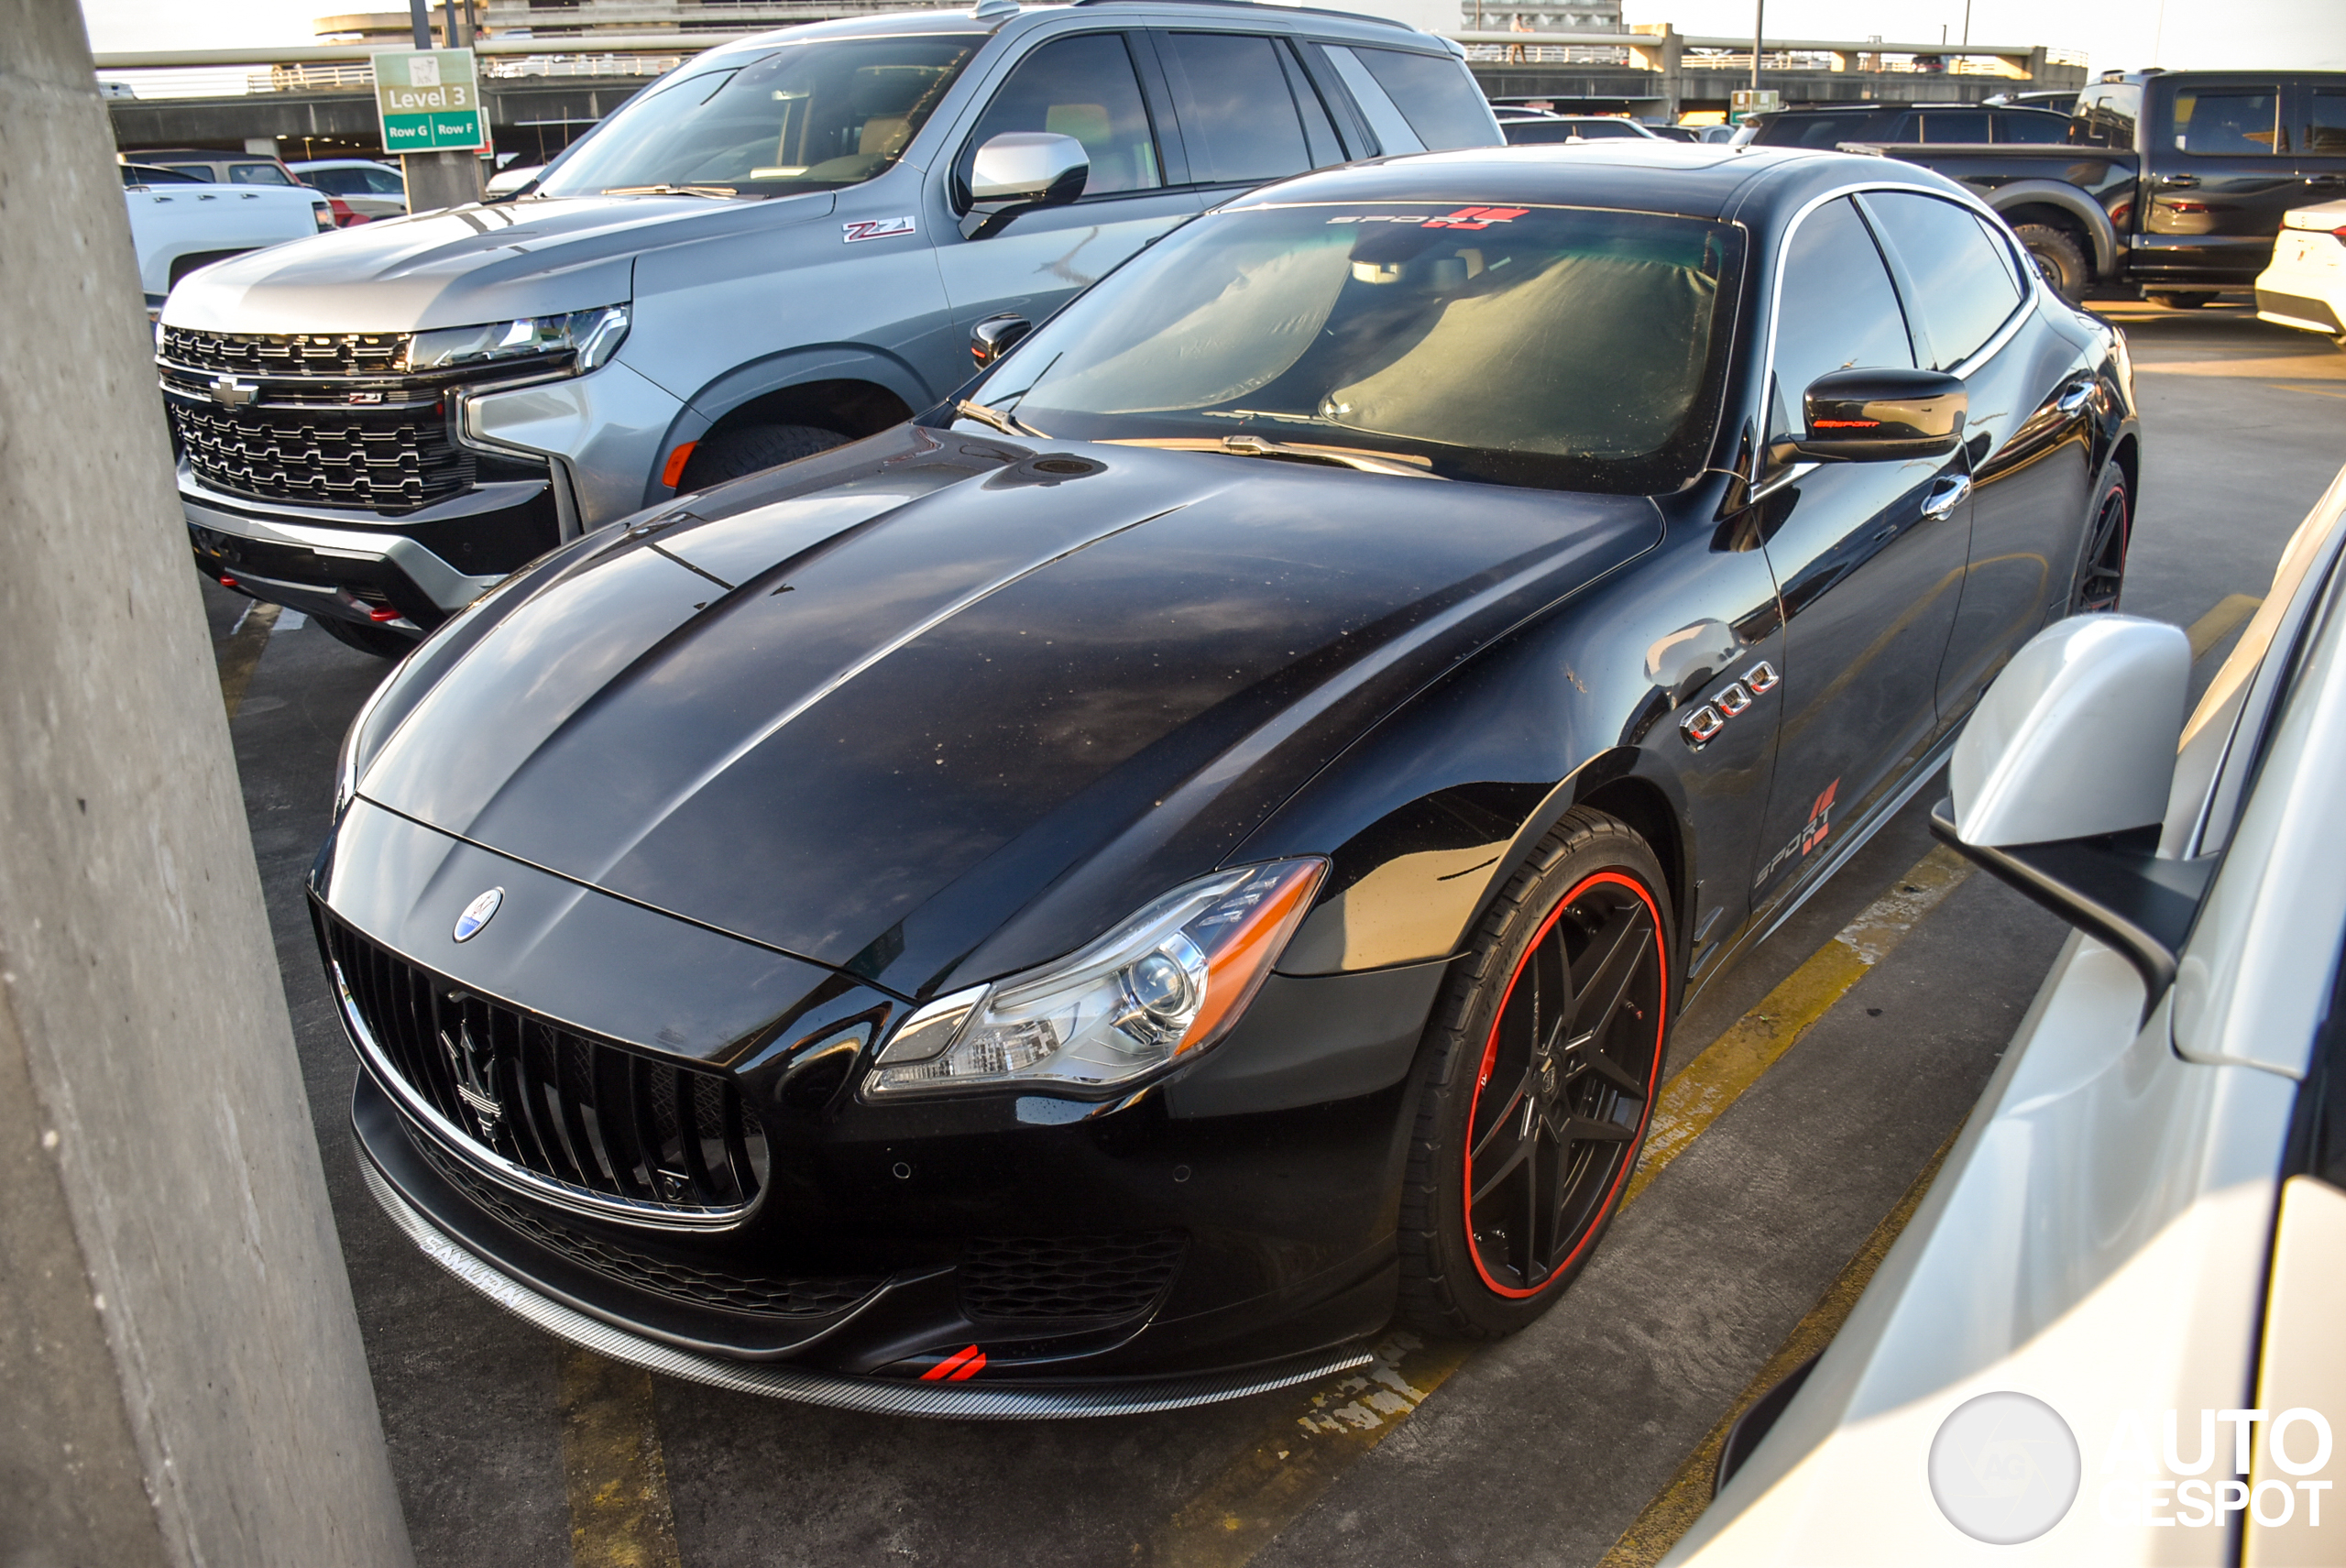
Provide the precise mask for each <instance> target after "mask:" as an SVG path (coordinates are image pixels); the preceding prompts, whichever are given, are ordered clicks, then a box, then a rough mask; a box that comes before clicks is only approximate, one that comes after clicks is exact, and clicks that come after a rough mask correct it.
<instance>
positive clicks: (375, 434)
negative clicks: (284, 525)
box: [170, 398, 476, 513]
mask: <svg viewBox="0 0 2346 1568" xmlns="http://www.w3.org/2000/svg"><path fill="white" fill-rule="evenodd" d="M170 409H171V423H172V426H173V428H174V429H175V430H176V431H177V432H178V434H179V439H180V450H181V452H183V453H185V454H186V455H187V460H188V466H190V467H192V468H193V469H194V470H195V477H197V478H198V479H199V480H201V481H203V484H204V485H205V486H206V487H207V488H212V489H215V490H222V491H225V492H227V493H229V494H232V495H240V496H251V497H253V498H255V499H259V500H270V501H293V502H299V503H302V504H306V505H312V506H331V507H359V508H364V509H365V510H368V511H377V512H387V513H400V512H411V511H414V510H416V509H418V508H419V507H426V506H430V505H431V504H432V503H433V502H434V501H440V500H445V499H448V498H449V497H450V496H457V495H462V494H464V493H465V492H466V490H469V489H471V488H473V482H474V476H475V472H476V465H475V463H474V460H473V455H472V454H471V453H469V452H467V451H466V450H465V449H464V448H463V447H461V446H458V445H457V444H455V441H454V440H453V439H452V438H451V437H450V435H449V433H448V416H447V411H446V408H445V406H444V404H443V403H441V402H440V401H438V400H434V401H432V402H429V403H414V404H407V405H391V406H382V407H373V408H347V409H335V408H325V407H304V406H300V405H295V406H290V407H287V406H276V405H260V406H249V407H246V408H241V409H225V408H216V407H213V406H211V405H208V404H205V403H193V402H188V401H186V400H182V399H180V398H173V399H172V400H170Z"/></svg>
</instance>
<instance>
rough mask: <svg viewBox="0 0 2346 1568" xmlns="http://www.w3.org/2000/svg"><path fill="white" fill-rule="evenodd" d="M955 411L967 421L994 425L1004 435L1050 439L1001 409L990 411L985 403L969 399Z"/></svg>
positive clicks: (959, 403)
mask: <svg viewBox="0 0 2346 1568" xmlns="http://www.w3.org/2000/svg"><path fill="white" fill-rule="evenodd" d="M953 411H954V412H955V413H957V414H959V415H961V416H962V417H963V418H965V419H973V420H976V421H977V422H979V423H980V424H989V425H992V427H993V428H994V429H996V430H998V431H1000V432H1002V433H1003V434H1004V435H1031V436H1033V437H1035V438H1036V440H1038V441H1048V440H1049V439H1050V437H1049V436H1047V435H1045V434H1044V433H1042V432H1041V431H1039V430H1036V428H1035V427H1034V426H1033V425H1031V424H1027V423H1025V422H1023V421H1021V420H1017V419H1014V418H1013V417H1011V416H1010V415H1009V414H1006V413H1004V412H1003V411H1001V410H1000V409H990V408H988V407H986V405H985V404H983V403H973V402H971V401H970V400H969V399H967V398H964V399H962V400H960V401H959V402H958V403H956V404H955V405H954V406H953Z"/></svg>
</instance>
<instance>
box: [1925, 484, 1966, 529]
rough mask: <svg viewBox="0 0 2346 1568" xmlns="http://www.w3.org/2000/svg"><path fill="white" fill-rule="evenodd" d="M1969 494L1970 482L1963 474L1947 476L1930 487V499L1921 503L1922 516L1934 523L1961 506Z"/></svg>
mask: <svg viewBox="0 0 2346 1568" xmlns="http://www.w3.org/2000/svg"><path fill="white" fill-rule="evenodd" d="M1970 493H1971V480H1970V478H1969V477H1968V476H1966V475H1963V474H1949V475H1947V476H1946V477H1944V478H1942V479H1939V480H1936V481H1935V482H1934V483H1933V484H1932V486H1931V494H1930V499H1927V500H1925V501H1924V502H1923V515H1924V517H1926V518H1929V519H1932V520H1933V521H1936V520H1937V519H1939V518H1943V517H1945V516H1946V514H1947V513H1949V512H1951V511H1953V510H1955V509H1956V508H1957V507H1959V506H1961V505H1962V504H1963V498H1964V497H1966V496H1968V495H1969V494H1970Z"/></svg>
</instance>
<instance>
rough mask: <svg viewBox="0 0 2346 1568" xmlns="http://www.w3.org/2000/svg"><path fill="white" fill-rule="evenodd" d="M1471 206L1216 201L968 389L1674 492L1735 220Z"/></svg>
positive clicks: (1486, 472)
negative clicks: (1219, 207)
mask: <svg viewBox="0 0 2346 1568" xmlns="http://www.w3.org/2000/svg"><path fill="white" fill-rule="evenodd" d="M1474 212H1475V213H1476V214H1477V215H1476V216H1474V217H1473V218H1471V219H1468V218H1464V217H1462V216H1460V215H1459V209H1458V208H1456V207H1454V206H1453V205H1451V204H1450V203H1367V204H1344V205H1333V204H1317V205H1310V206H1275V207H1251V208H1240V209H1238V210H1235V211H1231V212H1223V213H1218V214H1209V215H1207V216H1205V217H1202V218H1200V219H1199V220H1197V221H1196V222H1195V223H1192V224H1189V225H1186V226H1184V227H1182V228H1179V229H1177V230H1176V231H1174V232H1173V233H1172V234H1170V235H1168V236H1166V238H1165V239H1164V240H1162V241H1161V242H1159V243H1158V244H1157V245H1156V246H1155V247H1151V248H1149V249H1146V250H1144V251H1142V252H1141V253H1140V254H1139V255H1138V256H1136V257H1135V258H1133V259H1132V260H1131V261H1129V262H1126V263H1125V264H1124V267H1123V268H1122V269H1119V270H1118V271H1116V272H1114V273H1113V274H1112V275H1111V276H1109V277H1108V278H1106V279H1104V280H1102V281H1101V282H1100V283H1099V284H1097V285H1095V286H1094V287H1093V288H1092V289H1091V291H1088V292H1086V293H1085V294H1083V295H1082V296H1081V297H1080V298H1079V299H1077V300H1076V301H1075V302H1073V303H1072V304H1070V305H1069V306H1068V307H1067V309H1066V310H1064V311H1063V312H1061V313H1059V314H1058V316H1057V317H1056V318H1054V319H1053V320H1052V321H1051V322H1049V323H1047V324H1046V325H1044V326H1043V327H1041V328H1039V329H1037V331H1036V334H1035V336H1034V337H1033V338H1032V339H1031V340H1030V341H1029V342H1028V343H1026V344H1024V345H1020V347H1019V348H1018V350H1017V351H1016V352H1015V353H1014V354H1013V355H1012V356H1010V357H1009V358H1008V359H1007V360H1005V361H1003V367H1002V369H1001V370H1000V371H998V372H997V373H995V374H994V375H993V376H992V378H989V379H988V380H987V381H986V382H984V383H983V384H982V385H981V387H980V388H979V389H977V391H976V392H975V393H973V394H972V395H973V396H974V397H976V398H977V399H978V400H981V401H982V402H986V403H990V404H992V406H994V407H996V408H998V409H1003V410H1005V411H1010V412H1012V413H1014V415H1015V416H1016V417H1017V418H1018V419H1019V420H1021V421H1024V422H1026V423H1027V424H1029V425H1031V426H1033V427H1034V428H1036V429H1037V430H1040V431H1044V432H1047V433H1049V435H1050V436H1051V437H1053V438H1057V439H1062V440H1093V441H1124V442H1133V443H1136V444H1155V445H1165V446H1172V447H1177V448H1181V447H1187V448H1191V449H1201V450H1208V451H1222V450H1227V448H1226V447H1225V445H1224V441H1225V438H1227V437H1231V436H1238V435H1247V436H1254V437H1256V438H1258V439H1260V440H1263V441H1266V442H1276V443H1279V444H1286V445H1290V446H1300V447H1304V448H1307V449H1308V448H1310V447H1311V446H1314V445H1316V446H1321V447H1328V446H1335V447H1340V448H1342V449H1344V450H1346V451H1360V452H1364V453H1367V454H1375V455H1382V456H1383V457H1384V458H1386V459H1387V460H1388V461H1398V462H1400V463H1403V464H1405V465H1408V466H1425V467H1429V468H1431V471H1432V472H1434V473H1437V474H1442V475H1444V476H1448V477H1461V478H1474V479H1489V480H1494V481H1496V482H1499V483H1511V484H1530V485H1552V486H1557V487H1569V488H1602V489H1611V490H1637V491H1640V492H1650V490H1654V489H1669V488H1675V486H1676V485H1677V484H1678V483H1680V482H1682V481H1683V478H1684V477H1685V476H1686V475H1687V474H1689V473H1691V472H1693V470H1694V466H1699V465H1700V463H1701V461H1702V454H1703V452H1704V450H1705V448H1706V447H1707V445H1708V441H1709V431H1710V425H1711V422H1712V421H1713V419H1714V418H1715V414H1714V413H1713V410H1714V409H1715V408H1716V386H1717V383H1718V379H1719V378H1720V375H1721V369H1722V363H1723V360H1724V357H1725V356H1724V355H1722V354H1719V353H1717V352H1715V343H1716V336H1717V335H1718V334H1716V333H1715V327H1716V324H1717V323H1718V320H1719V317H1720V314H1721V310H1720V304H1719V302H1720V301H1721V300H1723V299H1732V298H1733V297H1734V295H1733V277H1732V273H1733V268H1734V262H1735V258H1736V255H1737V251H1736V248H1735V247H1736V243H1737V242H1736V231H1735V230H1733V229H1732V228H1729V227H1728V226H1727V225H1723V224H1710V223H1703V222H1698V221H1696V220H1694V219H1691V218H1677V217H1660V216H1655V215H1653V214H1643V213H1619V212H1601V211H1590V210H1586V209H1573V208H1553V207H1551V208H1526V207H1497V208H1493V207H1483V208H1477V209H1474ZM1438 499H1439V498H1436V497H1429V498H1428V504H1430V505H1431V504H1434V502H1435V501H1436V500H1438Z"/></svg>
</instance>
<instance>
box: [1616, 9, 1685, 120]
mask: <svg viewBox="0 0 2346 1568" xmlns="http://www.w3.org/2000/svg"><path fill="white" fill-rule="evenodd" d="M1629 30H1630V32H1631V34H1632V35H1633V36H1634V41H1632V42H1631V43H1630V45H1629V63H1630V64H1631V65H1634V66H1636V67H1637V68H1638V69H1639V70H1640V71H1654V72H1657V73H1658V74H1659V75H1660V76H1661V96H1662V101H1663V107H1664V109H1665V111H1666V112H1667V114H1668V116H1669V117H1668V118H1667V119H1666V120H1665V121H1664V122H1663V123H1664V124H1666V125H1673V126H1674V125H1676V124H1677V123H1678V116H1679V115H1680V114H1681V113H1683V108H1682V104H1683V96H1684V95H1683V93H1682V91H1681V89H1682V87H1683V84H1684V77H1683V57H1684V54H1685V49H1686V39H1685V38H1684V37H1683V35H1682V34H1681V33H1680V32H1679V31H1678V29H1677V27H1675V26H1673V25H1672V24H1671V23H1669V22H1647V23H1641V24H1639V26H1637V27H1632V28H1630V29H1629Z"/></svg>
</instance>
